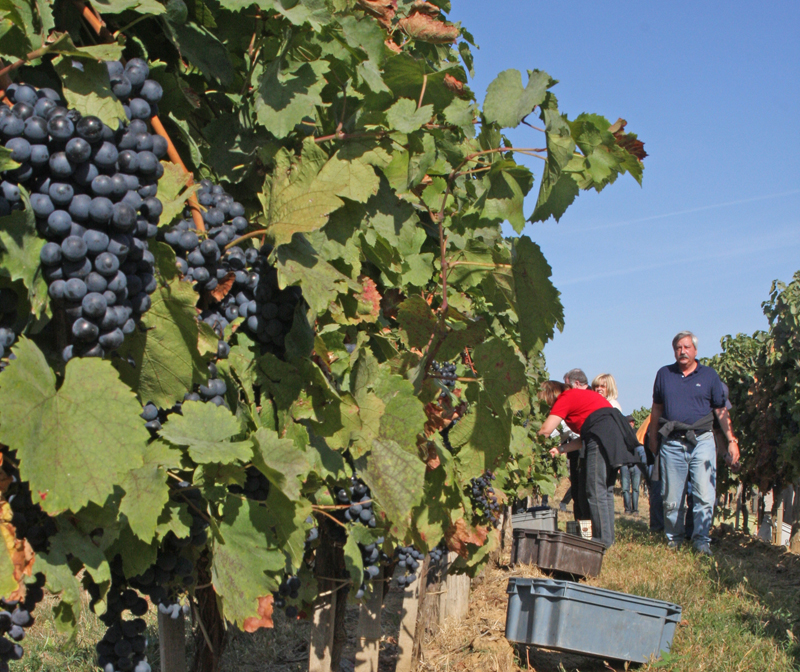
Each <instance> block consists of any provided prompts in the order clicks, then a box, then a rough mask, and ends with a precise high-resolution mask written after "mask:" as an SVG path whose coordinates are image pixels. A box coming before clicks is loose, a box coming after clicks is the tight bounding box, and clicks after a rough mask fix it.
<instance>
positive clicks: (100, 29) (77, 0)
mask: <svg viewBox="0 0 800 672" xmlns="http://www.w3.org/2000/svg"><path fill="white" fill-rule="evenodd" d="M72 4H73V5H75V6H76V7H77V8H78V9H79V10H80V12H81V16H83V18H84V19H85V20H86V22H87V23H88V24H89V25H90V26H91V27H92V28H94V32H96V33H97V34H98V35H99V36H100V37H101V38H102V39H104V40H106V41H107V42H113V41H114V36H113V35H112V34H111V31H110V30H109V29H108V27H107V26H106V23H105V21H103V19H101V18H100V15H99V14H98V13H97V12H96V11H95V10H94V8H93V7H91V6H88V5H87V4H86V3H85V2H83V0H72Z"/></svg>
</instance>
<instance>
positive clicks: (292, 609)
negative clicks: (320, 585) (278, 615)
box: [272, 574, 302, 619]
mask: <svg viewBox="0 0 800 672" xmlns="http://www.w3.org/2000/svg"><path fill="white" fill-rule="evenodd" d="M301 585H302V584H301V583H300V579H299V578H298V577H296V576H292V575H291V574H287V575H286V576H284V577H283V581H282V582H281V585H280V588H278V590H277V591H276V592H274V593H272V597H273V599H274V601H273V603H272V604H273V606H274V607H275V608H276V609H283V610H284V613H285V614H286V617H287V618H290V619H295V618H297V615H298V613H299V612H298V610H297V607H296V606H295V605H293V604H287V602H286V600H287V599H289V600H297V599H298V597H299V593H298V591H299V590H300V586H301Z"/></svg>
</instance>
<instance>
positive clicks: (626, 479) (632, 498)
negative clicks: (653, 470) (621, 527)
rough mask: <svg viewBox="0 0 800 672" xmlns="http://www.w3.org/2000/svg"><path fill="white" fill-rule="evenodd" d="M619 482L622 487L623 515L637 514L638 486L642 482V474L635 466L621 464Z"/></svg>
mask: <svg viewBox="0 0 800 672" xmlns="http://www.w3.org/2000/svg"><path fill="white" fill-rule="evenodd" d="M619 480H620V485H621V486H622V501H623V503H624V505H625V513H638V512H639V484H640V483H641V480H642V472H641V471H640V470H639V467H638V466H636V465H635V464H623V465H622V466H621V467H620V468H619ZM631 486H633V487H631Z"/></svg>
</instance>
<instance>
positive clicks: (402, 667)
mask: <svg viewBox="0 0 800 672" xmlns="http://www.w3.org/2000/svg"><path fill="white" fill-rule="evenodd" d="M429 557H430V556H428V557H426V558H425V561H424V562H423V563H422V571H420V578H419V579H418V580H417V581H414V583H412V584H411V586H408V587H406V589H405V591H404V592H403V620H402V621H400V634H399V635H398V637H397V666H396V667H395V672H411V670H412V669H413V668H414V663H415V661H416V657H415V651H414V649H415V646H414V645H415V643H416V642H415V640H416V636H417V613H418V610H419V603H420V590H421V585H422V583H423V582H424V581H425V574H426V573H427V570H428V563H429Z"/></svg>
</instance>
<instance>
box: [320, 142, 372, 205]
mask: <svg viewBox="0 0 800 672" xmlns="http://www.w3.org/2000/svg"><path fill="white" fill-rule="evenodd" d="M340 155H341V152H340V153H338V154H336V155H335V156H333V157H331V159H330V160H329V161H328V162H327V163H326V164H325V165H324V166H323V167H322V170H320V172H319V175H317V178H316V180H315V182H314V184H315V187H318V188H320V189H325V188H327V189H328V190H330V191H331V192H332V193H334V194H335V195H336V196H341V197H343V198H349V199H350V200H351V201H357V202H359V203H366V202H367V201H368V200H369V199H370V197H371V196H374V195H375V194H377V193H378V187H379V186H380V177H378V175H377V174H376V173H375V169H374V168H373V167H372V166H370V165H369V164H367V163H366V162H364V161H360V160H358V159H352V160H350V161H346V160H342V159H341V158H340Z"/></svg>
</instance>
